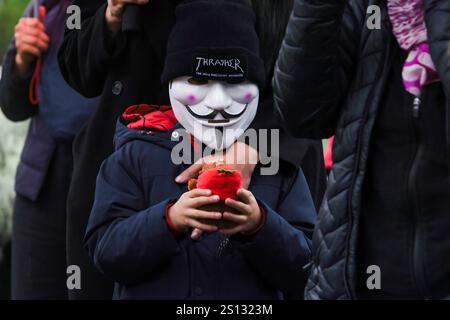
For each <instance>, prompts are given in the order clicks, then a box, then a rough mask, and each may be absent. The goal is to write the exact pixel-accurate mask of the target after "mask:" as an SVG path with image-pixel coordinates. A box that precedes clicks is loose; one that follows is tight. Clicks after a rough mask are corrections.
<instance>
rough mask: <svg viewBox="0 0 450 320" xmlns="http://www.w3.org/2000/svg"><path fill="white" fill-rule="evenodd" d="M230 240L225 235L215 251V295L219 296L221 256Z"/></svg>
mask: <svg viewBox="0 0 450 320" xmlns="http://www.w3.org/2000/svg"><path fill="white" fill-rule="evenodd" d="M229 242H230V239H229V237H226V238H225V239H223V240H221V241H220V243H219V247H218V249H217V253H216V262H217V268H216V271H217V272H216V277H217V280H216V281H215V297H220V286H221V285H220V283H221V279H220V277H221V274H222V272H221V268H222V264H221V258H222V255H223V252H224V251H225V249H226V247H227V245H228V243H229Z"/></svg>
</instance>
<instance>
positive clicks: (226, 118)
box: [185, 103, 248, 123]
mask: <svg viewBox="0 0 450 320" xmlns="http://www.w3.org/2000/svg"><path fill="white" fill-rule="evenodd" d="M185 107H186V109H187V111H188V112H189V113H190V114H191V115H192V116H194V117H196V118H197V119H202V120H208V123H229V122H230V120H231V119H236V118H239V117H240V116H242V115H243V114H244V112H245V111H246V110H247V107H248V103H247V104H246V105H245V106H244V108H242V111H241V112H239V113H237V114H231V113H228V112H226V111H225V110H213V111H212V112H211V113H209V114H206V115H200V114H197V113H195V112H194V111H193V110H192V108H191V107H190V106H189V105H187V104H186V105H185ZM218 114H220V115H221V116H222V117H223V119H218V120H214V118H215V117H216V116H217V115H218Z"/></svg>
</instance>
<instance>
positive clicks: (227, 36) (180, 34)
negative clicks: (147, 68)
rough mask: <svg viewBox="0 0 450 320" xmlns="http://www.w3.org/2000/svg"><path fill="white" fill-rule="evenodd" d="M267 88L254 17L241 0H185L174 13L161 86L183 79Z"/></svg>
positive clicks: (246, 4)
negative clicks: (188, 77) (254, 85)
mask: <svg viewBox="0 0 450 320" xmlns="http://www.w3.org/2000/svg"><path fill="white" fill-rule="evenodd" d="M181 76H192V77H194V78H199V79H208V80H221V81H227V82H230V83H238V82H242V81H245V80H249V81H252V82H255V83H256V84H257V85H258V86H259V87H260V89H262V88H263V86H264V83H265V79H264V78H265V74H264V62H263V61H262V59H261V57H260V48H259V39H258V36H257V34H256V28H255V15H254V13H253V10H252V8H251V6H250V5H249V4H248V1H245V0H187V1H184V2H183V3H181V4H180V5H178V7H177V9H176V23H175V25H174V27H173V29H172V32H171V34H170V36H169V39H168V44H167V56H166V61H165V66H164V71H163V74H162V78H161V80H162V83H163V84H167V83H168V82H169V81H171V80H173V79H175V78H177V77H181Z"/></svg>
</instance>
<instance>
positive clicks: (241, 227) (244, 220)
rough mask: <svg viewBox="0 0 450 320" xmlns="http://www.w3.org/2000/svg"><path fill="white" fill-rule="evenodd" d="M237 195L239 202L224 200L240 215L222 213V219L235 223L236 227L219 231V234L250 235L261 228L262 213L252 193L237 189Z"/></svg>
mask: <svg viewBox="0 0 450 320" xmlns="http://www.w3.org/2000/svg"><path fill="white" fill-rule="evenodd" d="M237 195H238V198H239V200H241V201H237V200H234V199H226V200H225V204H226V205H228V206H230V207H232V208H233V209H236V210H237V211H239V212H240V213H241V214H233V213H231V212H224V213H223V219H226V220H229V221H232V222H235V223H236V224H237V226H235V227H232V228H230V229H221V230H220V232H222V233H225V234H235V233H242V234H252V233H254V232H255V231H256V230H257V229H258V228H260V227H261V224H262V221H263V213H262V212H261V208H260V207H259V205H258V202H257V201H256V199H255V197H254V196H253V193H251V192H250V191H248V190H245V189H239V190H238V191H237Z"/></svg>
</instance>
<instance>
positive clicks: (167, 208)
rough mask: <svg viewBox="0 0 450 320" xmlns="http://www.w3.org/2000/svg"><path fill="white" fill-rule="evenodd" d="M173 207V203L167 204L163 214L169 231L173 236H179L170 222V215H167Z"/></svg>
mask: <svg viewBox="0 0 450 320" xmlns="http://www.w3.org/2000/svg"><path fill="white" fill-rule="evenodd" d="M173 205H174V203H172V202H169V203H168V204H167V206H166V212H165V217H166V223H167V225H168V226H169V229H170V231H172V232H173V233H175V234H179V233H180V232H179V231H178V230H177V229H176V228H175V225H174V224H173V222H172V220H171V219H170V215H169V209H170V208H171V207H172V206H173Z"/></svg>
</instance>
